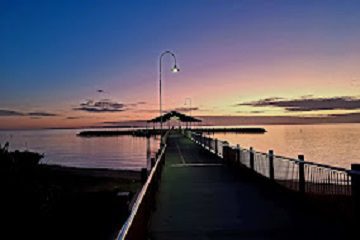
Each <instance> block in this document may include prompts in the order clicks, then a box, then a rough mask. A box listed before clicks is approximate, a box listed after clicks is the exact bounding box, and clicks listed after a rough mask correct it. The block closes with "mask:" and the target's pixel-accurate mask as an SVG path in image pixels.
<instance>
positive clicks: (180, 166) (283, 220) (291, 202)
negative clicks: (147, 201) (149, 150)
mask: <svg viewBox="0 0 360 240" xmlns="http://www.w3.org/2000/svg"><path fill="white" fill-rule="evenodd" d="M156 203H157V209H156V210H155V212H154V213H153V215H152V218H151V222H150V238H151V239H153V240H163V239H173V240H177V239H344V235H342V233H341V231H340V229H339V228H338V227H337V226H336V225H335V223H334V222H335V221H325V219H322V218H321V217H318V216H314V215H313V214H312V213H311V212H310V211H308V210H307V208H306V207H305V206H302V205H301V204H300V201H297V200H295V199H294V198H293V197H291V196H289V195H288V194H285V193H283V192H279V190H274V189H269V188H268V187H266V186H264V185H263V184H262V183H259V182H258V181H254V179H253V178H251V177H246V176H242V175H241V174H239V172H235V171H233V170H232V169H230V168H229V167H227V166H224V165H222V164H221V159H219V158H217V157H215V156H214V155H212V154H210V153H208V152H206V151H205V150H204V149H202V148H201V147H199V146H198V145H196V144H194V143H193V142H191V141H190V140H188V139H186V138H185V137H183V136H181V135H178V134H172V135H170V136H169V139H168V148H167V150H166V164H165V168H164V171H163V175H162V180H161V184H160V189H159V192H158V196H157V200H156ZM329 224H330V225H329ZM329 230H331V232H329ZM345 238H346V237H345Z"/></svg>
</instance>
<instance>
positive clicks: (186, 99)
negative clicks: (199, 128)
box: [184, 97, 192, 128]
mask: <svg viewBox="0 0 360 240" xmlns="http://www.w3.org/2000/svg"><path fill="white" fill-rule="evenodd" d="M188 100H189V103H190V108H189V110H190V116H191V111H192V109H191V98H189V97H187V98H185V103H184V105H186V103H187V101H188ZM190 128H191V122H190Z"/></svg>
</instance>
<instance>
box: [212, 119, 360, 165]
mask: <svg viewBox="0 0 360 240" xmlns="http://www.w3.org/2000/svg"><path fill="white" fill-rule="evenodd" d="M265 128H266V130H267V133H265V134H260V135H258V134H231V133H226V134H221V133H216V134H214V135H213V136H215V137H216V138H218V139H224V140H227V141H229V142H230V143H231V144H233V145H236V144H240V145H241V146H242V147H246V148H249V147H250V146H253V147H254V148H255V149H256V150H257V151H262V152H268V151H269V149H273V150H274V151H275V154H277V155H283V156H288V157H293V158H297V155H298V154H304V155H305V160H307V161H312V162H319V163H324V164H329V165H333V166H340V167H346V168H350V165H351V163H360V124H333V125H281V126H280V125H279V126H265Z"/></svg>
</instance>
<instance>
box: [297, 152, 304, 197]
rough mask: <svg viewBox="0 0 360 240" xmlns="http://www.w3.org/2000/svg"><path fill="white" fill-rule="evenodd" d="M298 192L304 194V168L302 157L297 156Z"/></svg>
mask: <svg viewBox="0 0 360 240" xmlns="http://www.w3.org/2000/svg"><path fill="white" fill-rule="evenodd" d="M298 159H299V192H300V193H302V194H304V193H305V166H304V155H299V156H298Z"/></svg>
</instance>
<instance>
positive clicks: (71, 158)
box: [0, 130, 159, 170]
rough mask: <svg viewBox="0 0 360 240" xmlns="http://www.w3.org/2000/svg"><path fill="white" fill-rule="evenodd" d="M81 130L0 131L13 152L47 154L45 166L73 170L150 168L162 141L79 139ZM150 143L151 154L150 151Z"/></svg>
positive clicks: (1, 138) (2, 140) (111, 138)
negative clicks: (60, 166)
mask: <svg viewBox="0 0 360 240" xmlns="http://www.w3.org/2000/svg"><path fill="white" fill-rule="evenodd" d="M77 132H78V131H77V130H31V131H30V130H28V131H0V142H2V143H4V142H5V141H9V142H10V149H20V150H25V149H28V150H32V151H37V152H40V153H45V158H44V160H43V163H48V164H58V165H64V166H72V167H87V168H113V169H134V170H138V169H140V168H143V167H146V164H147V161H146V160H147V157H148V156H151V155H152V156H153V155H154V154H155V152H156V151H157V148H158V146H159V140H158V139H155V138H150V139H149V142H148V143H147V140H146V138H140V137H132V136H119V137H103V138H97V137H94V138H81V137H77V136H76V133H77ZM147 144H149V145H150V151H149V152H147Z"/></svg>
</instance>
